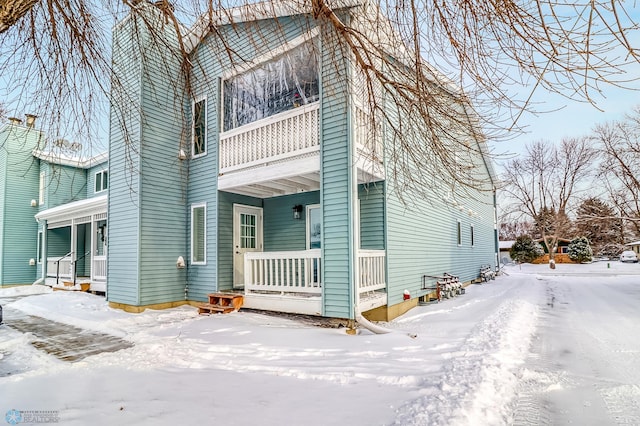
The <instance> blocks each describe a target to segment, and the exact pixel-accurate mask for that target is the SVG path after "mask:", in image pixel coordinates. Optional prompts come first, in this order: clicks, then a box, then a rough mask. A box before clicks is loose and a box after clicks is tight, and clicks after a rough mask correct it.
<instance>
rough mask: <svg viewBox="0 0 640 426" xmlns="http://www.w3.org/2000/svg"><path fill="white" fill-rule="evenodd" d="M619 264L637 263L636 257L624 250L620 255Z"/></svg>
mask: <svg viewBox="0 0 640 426" xmlns="http://www.w3.org/2000/svg"><path fill="white" fill-rule="evenodd" d="M620 262H633V263H638V256H636V254H635V252H633V251H631V250H625V251H623V252H622V254H621V255H620Z"/></svg>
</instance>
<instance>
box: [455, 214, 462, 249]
mask: <svg viewBox="0 0 640 426" xmlns="http://www.w3.org/2000/svg"><path fill="white" fill-rule="evenodd" d="M456 242H457V243H458V247H460V246H461V245H462V222H461V221H460V220H457V221H456Z"/></svg>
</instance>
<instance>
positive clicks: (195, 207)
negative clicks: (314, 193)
mask: <svg viewBox="0 0 640 426" xmlns="http://www.w3.org/2000/svg"><path fill="white" fill-rule="evenodd" d="M198 208H204V233H203V235H204V241H203V243H204V261H201V262H200V261H195V260H193V255H194V250H193V242H194V239H193V219H194V216H193V211H194V210H195V209H198ZM190 234H191V240H190V247H189V251H190V256H189V258H190V260H191V264H192V265H206V264H207V203H195V204H191V229H190Z"/></svg>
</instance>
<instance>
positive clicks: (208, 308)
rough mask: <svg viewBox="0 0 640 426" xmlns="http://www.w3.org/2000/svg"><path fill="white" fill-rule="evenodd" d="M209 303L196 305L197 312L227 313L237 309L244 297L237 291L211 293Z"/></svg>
mask: <svg viewBox="0 0 640 426" xmlns="http://www.w3.org/2000/svg"><path fill="white" fill-rule="evenodd" d="M208 297H209V303H201V304H199V305H198V314H207V313H208V314H214V313H216V314H228V313H229V312H233V311H237V310H238V309H240V307H241V306H242V303H243V302H244V297H243V296H242V295H241V294H237V293H211V294H209V295H208Z"/></svg>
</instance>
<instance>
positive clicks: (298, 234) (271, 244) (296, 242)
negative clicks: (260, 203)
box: [264, 191, 320, 251]
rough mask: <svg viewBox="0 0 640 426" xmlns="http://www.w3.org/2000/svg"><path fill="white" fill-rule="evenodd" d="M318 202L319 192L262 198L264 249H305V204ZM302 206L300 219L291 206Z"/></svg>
mask: <svg viewBox="0 0 640 426" xmlns="http://www.w3.org/2000/svg"><path fill="white" fill-rule="evenodd" d="M319 203H320V192H318V191H314V192H305V193H303V194H295V195H286V196H282V197H274V198H267V199H265V200H264V251H287V250H306V249H307V218H306V206H308V205H310V204H319ZM295 205H301V206H303V210H302V214H301V216H300V219H294V218H293V206H295Z"/></svg>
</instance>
